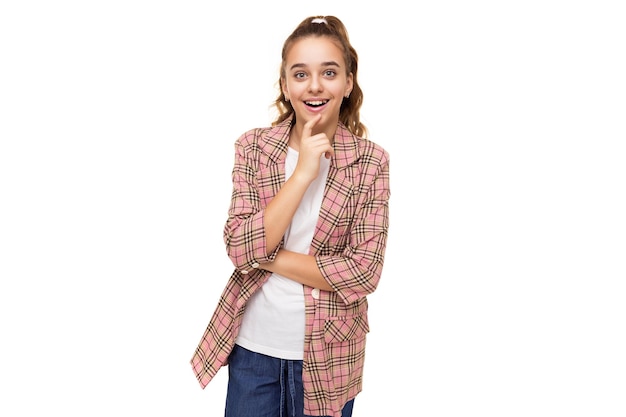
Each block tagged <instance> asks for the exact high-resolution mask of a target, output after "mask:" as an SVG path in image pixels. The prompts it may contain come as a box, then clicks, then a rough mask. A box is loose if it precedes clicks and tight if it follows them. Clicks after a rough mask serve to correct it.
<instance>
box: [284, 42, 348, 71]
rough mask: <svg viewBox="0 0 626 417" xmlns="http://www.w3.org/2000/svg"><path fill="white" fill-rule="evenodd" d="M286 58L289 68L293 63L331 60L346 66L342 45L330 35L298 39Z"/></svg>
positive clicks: (317, 63) (316, 62) (318, 62)
mask: <svg viewBox="0 0 626 417" xmlns="http://www.w3.org/2000/svg"><path fill="white" fill-rule="evenodd" d="M285 59H286V64H287V68H289V67H290V66H291V65H293V64H305V65H319V64H321V63H323V62H330V61H334V62H336V63H338V64H339V65H340V66H342V67H345V62H344V57H343V51H342V49H341V47H340V46H339V44H338V42H337V41H336V40H334V39H332V38H330V37H328V36H310V37H307V38H302V39H298V40H296V41H295V42H294V43H293V44H292V45H291V46H290V48H289V50H288V52H287V55H286V57H285Z"/></svg>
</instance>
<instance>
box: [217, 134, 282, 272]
mask: <svg viewBox="0 0 626 417" xmlns="http://www.w3.org/2000/svg"><path fill="white" fill-rule="evenodd" d="M257 135H258V133H257V132H255V131H250V132H247V133H245V134H244V135H242V136H241V137H240V138H239V139H238V140H237V141H236V142H235V162H234V166H233V170H232V183H233V190H232V196H231V202H230V207H229V210H228V219H227V221H226V225H225V226H224V243H225V244H226V252H227V254H228V257H229V258H230V259H231V261H232V263H233V265H234V266H235V268H237V269H238V270H240V271H241V272H243V273H244V274H245V273H248V271H250V270H252V269H255V268H257V267H258V266H259V264H261V263H265V262H270V261H272V260H273V259H274V258H275V257H276V253H277V252H278V247H277V248H276V249H275V250H274V251H273V252H272V253H270V254H269V255H268V253H267V245H266V236H265V228H264V226H263V207H262V205H261V199H260V197H259V189H258V178H257V174H258V171H259V169H258V168H259V158H260V157H261V151H260V150H259V147H258V146H257V144H256V136H257ZM277 180H278V179H277ZM279 246H280V245H279Z"/></svg>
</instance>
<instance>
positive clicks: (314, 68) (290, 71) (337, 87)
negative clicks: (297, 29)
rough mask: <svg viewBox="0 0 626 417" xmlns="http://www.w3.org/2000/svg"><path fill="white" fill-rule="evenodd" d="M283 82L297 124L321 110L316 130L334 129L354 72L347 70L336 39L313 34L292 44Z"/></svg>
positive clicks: (304, 121) (349, 90)
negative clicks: (348, 72)
mask: <svg viewBox="0 0 626 417" xmlns="http://www.w3.org/2000/svg"><path fill="white" fill-rule="evenodd" d="M281 84H282V89H283V93H284V94H285V98H287V99H288V100H289V101H290V102H291V105H292V106H293V109H294V111H295V112H296V121H297V123H298V124H304V123H306V122H307V121H308V120H310V119H311V118H313V117H314V116H316V115H317V114H320V113H321V114H322V118H321V120H320V121H319V122H318V123H317V125H316V128H315V129H314V133H315V131H317V132H319V131H333V132H334V129H335V128H336V127H337V121H338V120H339V110H340V109H341V103H342V101H343V98H344V97H345V96H346V95H348V94H350V92H351V91H352V74H351V73H350V74H347V69H346V63H345V61H344V58H343V52H342V51H341V49H340V48H339V47H338V46H337V44H336V43H335V42H334V41H333V40H331V39H330V38H328V37H325V36H320V37H317V36H312V37H308V38H303V39H299V40H297V41H296V42H294V43H293V44H292V45H291V48H290V49H289V51H288V53H287V56H286V59H285V78H284V79H283V80H282V83H281ZM331 139H332V138H331Z"/></svg>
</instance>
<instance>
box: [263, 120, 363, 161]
mask: <svg viewBox="0 0 626 417" xmlns="http://www.w3.org/2000/svg"><path fill="white" fill-rule="evenodd" d="M292 122H293V116H291V117H289V118H288V119H286V120H285V121H283V122H281V123H279V124H277V125H276V126H273V127H271V128H270V130H269V131H268V133H267V135H266V139H265V142H264V143H263V144H262V145H261V147H262V149H263V152H265V153H266V154H267V155H269V157H270V158H271V159H272V160H274V161H275V162H278V161H280V160H284V158H285V155H286V154H287V144H288V142H289V131H290V130H291V123H292ZM333 147H334V149H335V156H334V157H333V158H332V165H334V166H335V167H336V168H337V169H342V168H346V167H348V166H350V165H352V164H353V163H354V162H355V161H356V160H357V159H358V158H359V146H358V138H357V137H356V136H355V135H354V134H352V132H350V131H349V130H348V128H346V127H345V126H344V124H343V123H341V122H339V123H338V124H337V130H336V131H335V140H334V144H333Z"/></svg>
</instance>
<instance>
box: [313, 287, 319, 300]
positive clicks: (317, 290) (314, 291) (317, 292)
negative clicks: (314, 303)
mask: <svg viewBox="0 0 626 417" xmlns="http://www.w3.org/2000/svg"><path fill="white" fill-rule="evenodd" d="M311 297H313V298H315V299H316V300H317V299H318V298H320V289H319V288H313V289H312V290H311Z"/></svg>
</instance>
